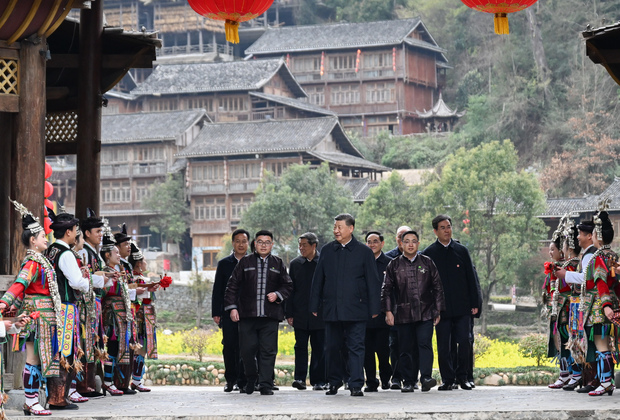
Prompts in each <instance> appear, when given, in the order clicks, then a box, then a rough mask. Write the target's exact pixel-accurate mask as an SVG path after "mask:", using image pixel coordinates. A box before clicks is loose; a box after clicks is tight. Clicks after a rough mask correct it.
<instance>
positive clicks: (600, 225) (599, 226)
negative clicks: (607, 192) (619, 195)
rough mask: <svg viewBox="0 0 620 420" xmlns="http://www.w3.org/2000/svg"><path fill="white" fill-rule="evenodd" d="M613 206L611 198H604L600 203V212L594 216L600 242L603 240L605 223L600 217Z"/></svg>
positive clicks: (595, 228)
mask: <svg viewBox="0 0 620 420" xmlns="http://www.w3.org/2000/svg"><path fill="white" fill-rule="evenodd" d="M610 204H611V197H609V196H607V197H602V198H601V199H600V200H599V202H598V212H597V213H596V214H595V215H594V218H593V220H594V226H595V227H594V230H595V231H596V237H597V239H598V240H599V241H602V240H603V221H602V220H601V218H600V217H599V214H600V213H601V212H602V211H607V210H609V205H610Z"/></svg>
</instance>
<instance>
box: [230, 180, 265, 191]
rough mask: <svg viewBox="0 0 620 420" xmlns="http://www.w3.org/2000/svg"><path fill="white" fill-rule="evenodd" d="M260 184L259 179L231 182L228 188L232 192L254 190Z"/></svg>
mask: <svg viewBox="0 0 620 420" xmlns="http://www.w3.org/2000/svg"><path fill="white" fill-rule="evenodd" d="M259 185H260V182H259V181H245V182H231V183H230V184H228V190H229V191H230V192H254V191H256V189H257V188H258V186H259Z"/></svg>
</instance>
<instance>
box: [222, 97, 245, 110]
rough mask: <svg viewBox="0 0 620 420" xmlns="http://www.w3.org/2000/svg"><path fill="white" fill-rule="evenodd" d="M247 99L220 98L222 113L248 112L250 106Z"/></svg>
mask: <svg viewBox="0 0 620 420" xmlns="http://www.w3.org/2000/svg"><path fill="white" fill-rule="evenodd" d="M245 99H246V98H245V97H242V96H229V97H225V98H220V111H228V112H233V111H247V109H248V106H247V102H246V100H245Z"/></svg>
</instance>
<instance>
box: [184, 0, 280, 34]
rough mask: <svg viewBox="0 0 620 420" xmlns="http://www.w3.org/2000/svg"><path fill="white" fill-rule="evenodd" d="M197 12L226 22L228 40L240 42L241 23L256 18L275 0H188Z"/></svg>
mask: <svg viewBox="0 0 620 420" xmlns="http://www.w3.org/2000/svg"><path fill="white" fill-rule="evenodd" d="M188 3H189V5H190V7H191V8H192V9H194V11H195V12H196V13H198V14H199V15H201V16H204V17H206V18H209V19H215V20H223V21H225V22H226V41H228V42H232V43H233V44H238V43H239V23H240V22H246V21H248V20H252V19H255V18H257V17H259V16H260V15H262V14H263V13H265V12H266V11H267V9H269V7H270V6H271V4H272V3H273V0H245V1H241V2H236V1H230V0H188Z"/></svg>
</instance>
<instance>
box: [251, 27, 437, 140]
mask: <svg viewBox="0 0 620 420" xmlns="http://www.w3.org/2000/svg"><path fill="white" fill-rule="evenodd" d="M245 52H246V54H247V55H248V57H249V58H253V59H266V58H280V57H284V58H285V59H286V61H287V63H288V65H289V66H290V68H291V71H292V73H293V75H295V78H296V79H297V81H298V82H299V83H300V84H301V85H302V86H303V88H304V90H305V91H306V92H307V94H308V102H309V103H312V104H314V105H318V106H322V107H325V108H326V109H329V110H331V111H334V112H336V113H337V114H338V116H339V117H340V122H341V124H342V126H343V127H344V128H345V129H346V130H351V131H354V132H357V133H359V134H360V135H363V136H371V135H376V134H377V133H379V132H381V131H388V132H390V133H393V134H410V133H420V132H424V131H426V121H425V119H424V118H423V117H420V115H419V113H418V111H419V110H423V109H432V108H433V105H434V104H435V102H436V101H437V98H438V97H439V95H438V93H439V92H440V90H441V88H442V87H443V86H444V84H445V71H446V69H448V68H449V66H448V60H447V59H446V57H445V55H444V53H445V52H446V51H445V50H444V49H443V48H441V47H440V46H439V45H437V42H436V41H435V40H434V39H433V37H432V36H431V34H430V32H429V31H428V29H427V28H426V26H425V25H424V23H423V22H422V20H421V19H420V18H414V19H403V20H391V21H380V22H365V23H336V24H329V25H311V26H284V27H279V28H269V29H267V31H266V32H265V34H264V35H263V36H262V37H260V38H259V39H258V41H256V42H255V43H254V44H253V45H252V46H250V47H249V48H248V49H247V50H246V51H245Z"/></svg>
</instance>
